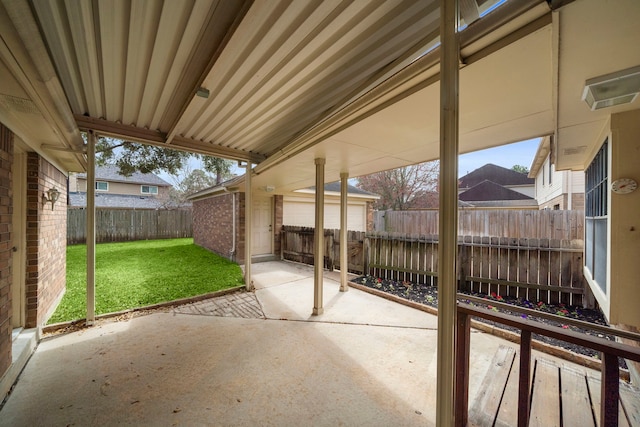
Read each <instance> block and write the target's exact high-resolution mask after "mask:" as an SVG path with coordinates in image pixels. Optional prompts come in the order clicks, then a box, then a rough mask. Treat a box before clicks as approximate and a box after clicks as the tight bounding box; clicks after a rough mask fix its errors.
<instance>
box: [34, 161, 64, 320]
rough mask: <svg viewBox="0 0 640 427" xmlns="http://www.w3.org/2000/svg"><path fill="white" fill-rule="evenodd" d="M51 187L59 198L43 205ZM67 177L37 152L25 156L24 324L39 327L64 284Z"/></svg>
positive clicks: (48, 314) (53, 305) (47, 316)
mask: <svg viewBox="0 0 640 427" xmlns="http://www.w3.org/2000/svg"><path fill="white" fill-rule="evenodd" d="M53 187H55V188H56V189H57V190H58V191H59V192H60V198H59V199H58V201H57V202H56V203H55V205H54V206H53V209H52V206H51V203H47V204H46V205H43V197H42V195H43V194H44V192H46V191H47V190H49V189H50V188H53ZM66 188H67V178H66V176H65V175H64V174H63V173H62V172H60V171H59V170H58V169H56V168H55V167H54V166H53V165H52V164H51V163H49V162H48V161H46V160H45V159H44V158H42V157H40V155H38V154H37V153H33V152H32V153H28V155H27V233H26V235H27V260H26V265H27V272H26V293H27V295H26V296H27V304H26V309H27V315H26V327H28V328H33V327H37V326H41V325H43V324H44V323H46V321H47V320H48V318H49V317H50V316H51V314H52V313H53V310H55V308H56V305H57V303H58V302H59V300H60V298H62V295H63V294H64V290H65V283H66V261H67V256H66V241H67V200H66V193H67V192H66Z"/></svg>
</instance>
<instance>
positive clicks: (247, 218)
mask: <svg viewBox="0 0 640 427" xmlns="http://www.w3.org/2000/svg"><path fill="white" fill-rule="evenodd" d="M245 169H246V172H245V174H244V185H245V189H244V283H245V288H246V289H247V291H252V290H253V279H252V278H251V245H252V244H253V243H252V241H251V233H253V217H252V215H251V214H252V212H253V206H252V203H253V201H252V197H251V196H252V192H251V172H252V170H251V162H247V164H246V166H245Z"/></svg>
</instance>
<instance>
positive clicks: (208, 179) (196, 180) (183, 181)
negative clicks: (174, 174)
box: [169, 169, 216, 204]
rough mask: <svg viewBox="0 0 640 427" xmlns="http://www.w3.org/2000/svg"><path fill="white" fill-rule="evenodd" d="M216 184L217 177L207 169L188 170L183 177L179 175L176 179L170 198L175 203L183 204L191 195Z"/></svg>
mask: <svg viewBox="0 0 640 427" xmlns="http://www.w3.org/2000/svg"><path fill="white" fill-rule="evenodd" d="M214 185H216V179H215V178H214V177H212V176H211V175H209V174H207V173H206V172H205V171H203V170H201V169H196V170H194V171H191V172H190V171H187V172H186V173H185V174H184V175H183V177H182V178H180V177H178V178H177V179H175V180H174V182H173V188H172V189H171V190H170V192H169V198H170V200H171V202H173V203H176V204H182V203H184V202H186V201H187V198H188V197H189V196H190V195H192V194H195V193H197V192H198V191H201V190H204V189H206V188H209V187H212V186H214Z"/></svg>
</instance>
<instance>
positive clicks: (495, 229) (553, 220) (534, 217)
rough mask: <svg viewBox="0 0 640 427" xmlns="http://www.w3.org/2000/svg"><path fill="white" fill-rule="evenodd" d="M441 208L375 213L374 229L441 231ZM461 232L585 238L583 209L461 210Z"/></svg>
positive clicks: (522, 236)
mask: <svg viewBox="0 0 640 427" xmlns="http://www.w3.org/2000/svg"><path fill="white" fill-rule="evenodd" d="M438 217H439V213H438V211H378V212H374V230H375V231H378V232H381V231H386V232H389V233H403V234H410V235H414V236H421V235H430V234H438ZM458 235H460V236H484V237H511V238H536V239H570V240H573V239H582V238H584V211H560V210H558V211H554V210H542V211H539V210H509V209H500V210H493V209H492V210H465V209H461V210H459V211H458Z"/></svg>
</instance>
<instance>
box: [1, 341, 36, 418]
mask: <svg viewBox="0 0 640 427" xmlns="http://www.w3.org/2000/svg"><path fill="white" fill-rule="evenodd" d="M37 335H38V334H37V330H36V329H35V328H34V329H26V330H23V331H22V332H20V335H19V336H18V338H16V339H15V340H14V341H13V343H12V348H11V353H12V354H11V356H12V357H11V359H12V360H11V365H10V366H9V369H8V370H7V371H6V372H5V373H4V375H3V376H2V378H0V408H2V406H3V405H4V402H5V400H6V398H7V397H8V396H9V394H10V393H11V389H12V388H13V385H14V384H15V383H16V381H18V377H20V374H21V373H22V370H23V369H24V367H25V366H26V365H27V362H28V361H29V359H30V358H31V355H32V354H33V352H34V351H35V350H36V347H37V346H38V337H37Z"/></svg>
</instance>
